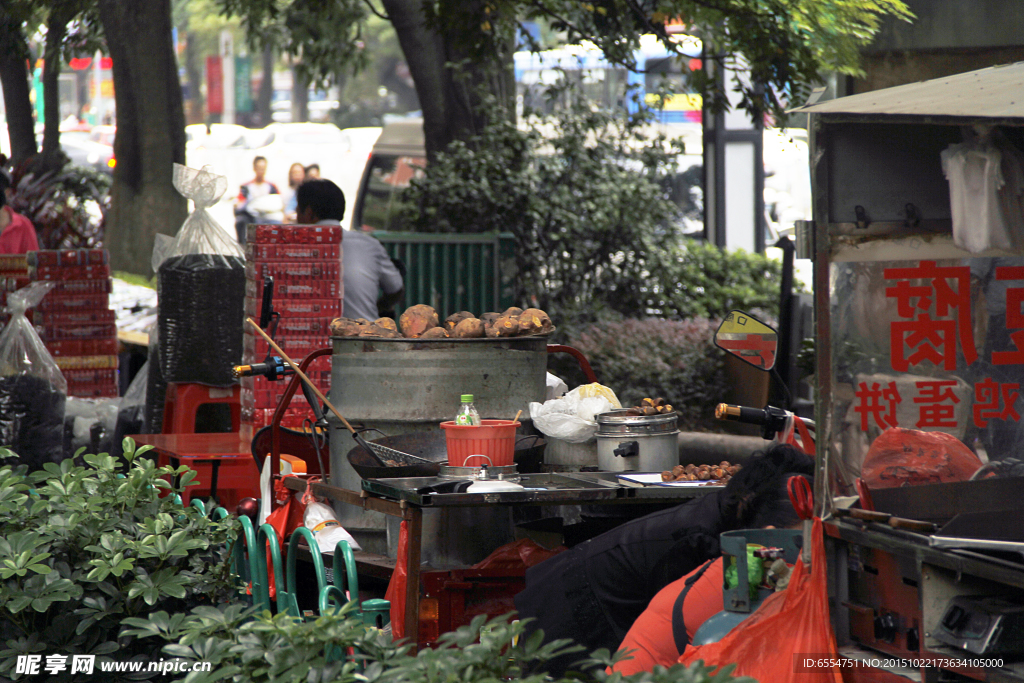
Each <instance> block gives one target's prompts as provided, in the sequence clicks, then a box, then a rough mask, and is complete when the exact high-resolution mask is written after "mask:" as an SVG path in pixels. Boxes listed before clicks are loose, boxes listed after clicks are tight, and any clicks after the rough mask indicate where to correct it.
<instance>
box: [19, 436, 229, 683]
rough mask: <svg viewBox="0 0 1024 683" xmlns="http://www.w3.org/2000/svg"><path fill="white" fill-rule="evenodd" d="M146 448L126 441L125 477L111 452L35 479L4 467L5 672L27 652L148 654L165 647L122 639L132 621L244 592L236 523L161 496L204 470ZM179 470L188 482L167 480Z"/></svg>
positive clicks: (53, 466)
mask: <svg viewBox="0 0 1024 683" xmlns="http://www.w3.org/2000/svg"><path fill="white" fill-rule="evenodd" d="M147 448H148V447H143V448H140V449H138V450H136V449H135V444H134V442H132V441H131V439H125V447H124V457H125V459H126V460H127V462H128V463H129V465H130V468H129V470H128V471H127V472H126V473H125V475H124V476H119V473H118V470H119V469H121V465H120V463H119V462H118V461H117V460H116V459H115V458H113V457H112V456H110V455H107V454H100V455H85V456H83V460H84V463H85V465H84V466H82V465H76V464H75V463H74V461H73V460H72V459H68V460H65V461H64V462H62V463H60V465H57V464H54V463H47V464H46V465H45V466H44V467H45V469H43V470H39V471H37V472H33V473H31V474H28V473H27V468H26V467H24V466H18V467H16V468H14V467H11V466H9V465H5V466H2V467H0V642H2V643H3V644H4V645H5V646H6V647H5V649H2V650H0V675H5V674H7V673H9V672H10V669H12V667H14V665H15V663H16V656H17V655H20V654H40V653H41V654H54V653H59V654H63V655H73V654H94V655H110V654H112V653H114V652H117V653H118V654H117V659H118V661H125V660H127V659H130V658H132V657H140V658H144V659H148V655H152V654H154V652H156V651H157V648H158V647H159V646H160V645H161V644H160V643H155V642H154V641H148V642H146V641H139V640H133V639H131V638H127V637H125V636H123V635H119V632H120V631H121V628H122V626H121V622H122V620H123V619H124V618H126V617H137V616H140V615H144V614H148V613H149V612H150V611H152V610H155V609H163V610H174V611H184V610H188V609H190V608H191V607H193V606H195V605H199V604H202V603H210V602H214V601H216V600H218V599H222V598H226V597H229V596H231V595H232V594H233V593H234V592H235V589H234V587H233V582H232V578H231V575H230V571H229V569H230V567H229V565H228V562H227V559H228V553H229V546H230V544H231V541H232V540H233V539H234V538H235V535H236V531H237V528H238V525H237V523H236V522H235V521H234V520H232V519H231V518H228V519H225V520H223V521H213V520H210V519H208V518H206V517H205V516H203V515H202V514H200V513H199V512H198V511H197V510H196V509H195V508H192V507H189V508H184V509H183V508H182V506H181V504H180V503H177V502H175V501H174V500H173V496H170V495H169V496H166V497H164V498H160V497H159V493H160V491H161V490H168V489H169V490H170V491H174V492H180V491H182V490H183V488H184V486H185V485H186V484H187V483H188V482H189V481H191V479H192V478H193V477H194V476H195V473H194V472H192V471H190V470H188V469H187V468H185V467H181V468H178V470H173V469H172V468H170V467H164V468H158V467H156V465H155V464H154V463H153V462H152V461H151V460H150V459H148V458H145V457H139V456H140V455H142V454H143V453H144V452H145V450H146V449H147ZM4 450H5V453H4V455H6V456H10V455H11V453H10V451H6V449H4ZM172 472H176V473H178V474H181V475H182V476H181V478H180V480H179V483H178V484H177V485H176V486H172V485H171V484H169V483H168V482H166V481H165V480H164V479H162V478H161V477H162V476H164V475H167V474H170V473H172Z"/></svg>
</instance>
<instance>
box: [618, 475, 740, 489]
mask: <svg viewBox="0 0 1024 683" xmlns="http://www.w3.org/2000/svg"><path fill="white" fill-rule="evenodd" d="M618 477H619V479H622V480H624V481H626V482H628V483H632V484H640V485H641V486H670V487H673V488H700V487H709V488H714V487H722V486H725V484H719V483H718V480H717V479H708V480H707V481H662V480H661V472H627V473H624V474H620V475H618Z"/></svg>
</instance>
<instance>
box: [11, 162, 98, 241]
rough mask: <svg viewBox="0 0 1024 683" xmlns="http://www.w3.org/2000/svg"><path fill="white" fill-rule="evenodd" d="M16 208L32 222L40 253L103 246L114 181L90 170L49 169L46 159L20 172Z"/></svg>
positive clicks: (15, 185) (16, 175) (24, 166)
mask: <svg viewBox="0 0 1024 683" xmlns="http://www.w3.org/2000/svg"><path fill="white" fill-rule="evenodd" d="M12 175H13V181H14V182H13V190H14V197H13V199H12V200H11V208H12V209H13V210H14V211H17V212H18V213H20V214H23V215H24V216H25V217H26V218H28V219H29V220H30V221H32V225H34V226H35V228H36V234H37V236H38V238H39V248H40V249H90V248H93V247H98V246H100V245H102V244H103V232H104V227H105V224H106V213H107V208H108V207H109V206H110V186H111V184H112V182H113V181H112V179H111V177H110V176H109V175H106V174H103V173H100V172H98V171H95V170H93V169H91V168H87V167H84V166H73V165H71V164H67V165H65V166H63V167H61V168H53V167H52V166H49V165H48V164H47V163H46V161H45V160H44V159H43V158H42V155H38V156H36V157H32V158H30V159H28V160H27V161H25V162H24V163H22V164H20V165H19V166H18V167H17V168H15V169H14V173H13V174H12Z"/></svg>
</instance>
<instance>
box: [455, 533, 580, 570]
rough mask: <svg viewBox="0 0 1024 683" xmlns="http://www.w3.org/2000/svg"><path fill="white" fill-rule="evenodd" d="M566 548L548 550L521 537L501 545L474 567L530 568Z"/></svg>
mask: <svg viewBox="0 0 1024 683" xmlns="http://www.w3.org/2000/svg"><path fill="white" fill-rule="evenodd" d="M563 550H565V548H564V547H561V546H559V547H558V548H555V549H554V550H548V549H547V548H544V547H542V546H539V545H537V544H536V543H535V542H533V541H532V540H531V539H529V538H521V539H519V540H518V541H512V542H511V543H506V544H505V545H503V546H501V547H500V548H498V549H497V550H495V551H494V552H493V553H491V554H490V555H488V556H487V557H485V558H484V559H482V560H480V561H479V562H477V563H476V564H474V565H473V569H502V570H507V571H514V570H517V569H528V568H530V567H532V566H534V565H535V564H540V563H541V562H543V561H544V560H546V559H548V558H551V557H554V556H555V555H557V554H558V553H560V552H562V551H563Z"/></svg>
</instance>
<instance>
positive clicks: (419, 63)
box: [383, 0, 454, 158]
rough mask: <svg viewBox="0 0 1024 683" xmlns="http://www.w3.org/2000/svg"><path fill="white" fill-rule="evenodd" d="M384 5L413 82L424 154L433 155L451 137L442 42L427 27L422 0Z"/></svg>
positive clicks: (394, 0)
mask: <svg viewBox="0 0 1024 683" xmlns="http://www.w3.org/2000/svg"><path fill="white" fill-rule="evenodd" d="M383 4H384V9H385V11H386V12H387V15H388V17H390V18H391V25H392V26H394V27H395V33H396V34H398V44H399V45H401V46H402V54H404V55H405V61H406V63H407V64H408V65H409V72H410V73H411V74H412V80H413V83H415V84H416V96H417V97H418V98H419V101H420V108H421V109H422V111H423V137H424V140H425V141H426V146H427V157H428V158H433V157H434V155H436V154H437V153H438V152H440V151H441V150H443V149H444V148H445V147H447V146H448V143H449V142H451V141H452V140H453V139H454V137H453V136H452V135H451V134H450V132H449V129H448V121H447V120H446V119H445V97H444V92H445V87H444V79H445V68H444V43H443V41H442V39H441V36H440V35H438V34H437V32H436V31H432V30H430V29H428V28H427V25H426V20H425V16H424V8H423V0H383Z"/></svg>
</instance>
